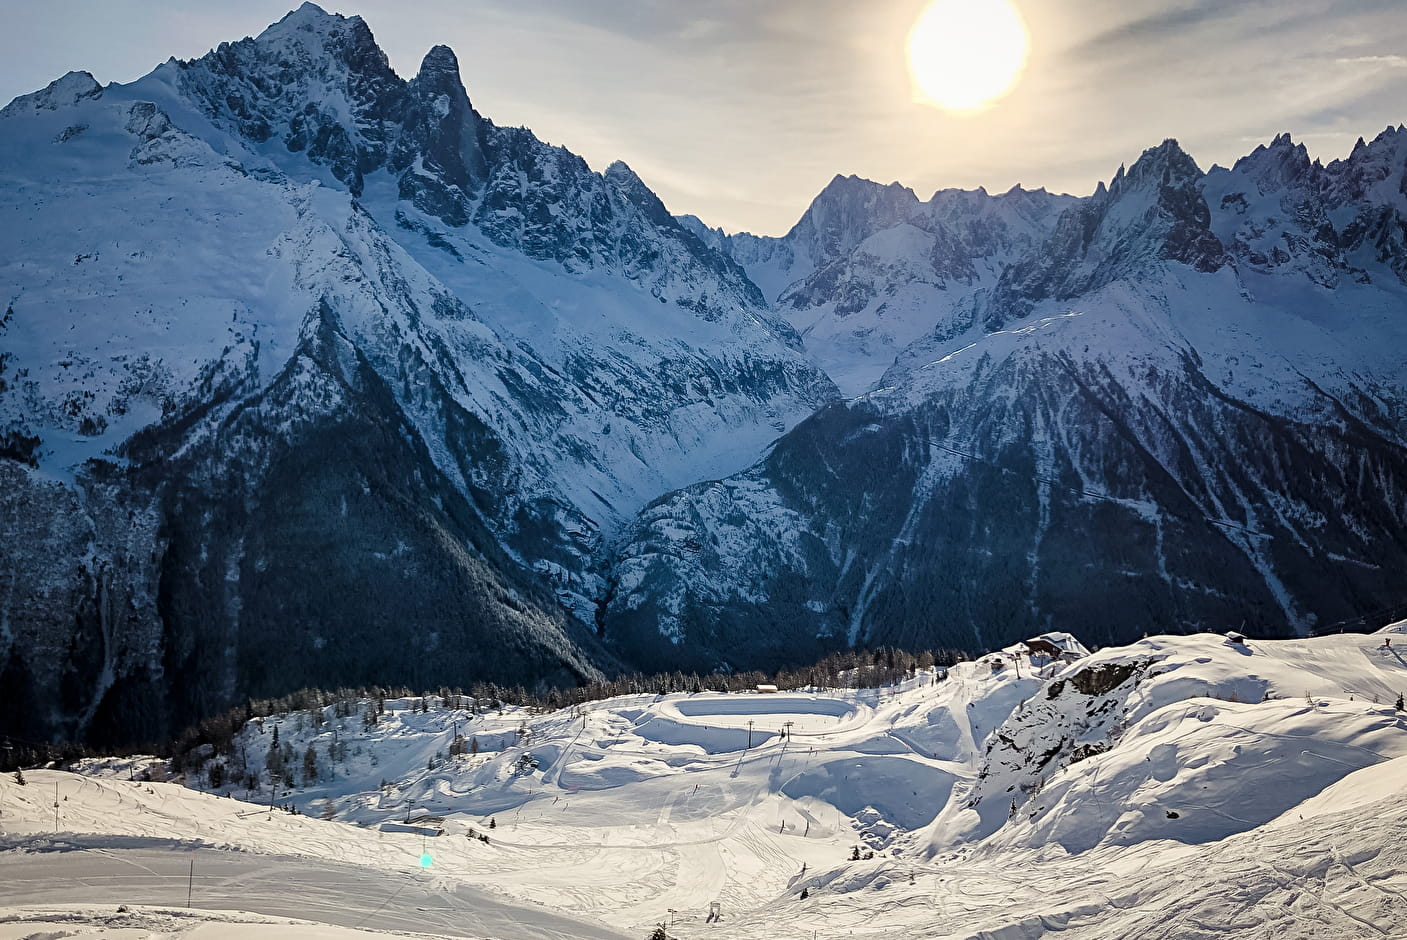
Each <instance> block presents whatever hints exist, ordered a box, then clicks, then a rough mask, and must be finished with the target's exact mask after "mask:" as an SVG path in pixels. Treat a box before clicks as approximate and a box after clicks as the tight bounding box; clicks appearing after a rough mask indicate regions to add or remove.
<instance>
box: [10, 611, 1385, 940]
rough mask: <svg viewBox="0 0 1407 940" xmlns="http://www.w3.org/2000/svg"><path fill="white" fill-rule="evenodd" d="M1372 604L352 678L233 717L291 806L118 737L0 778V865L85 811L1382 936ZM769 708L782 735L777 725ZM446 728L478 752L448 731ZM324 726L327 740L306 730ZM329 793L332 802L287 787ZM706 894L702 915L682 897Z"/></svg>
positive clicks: (456, 861) (1013, 931) (828, 889)
mask: <svg viewBox="0 0 1407 940" xmlns="http://www.w3.org/2000/svg"><path fill="white" fill-rule="evenodd" d="M1388 629H1389V630H1397V631H1401V630H1402V629H1403V626H1402V625H1397V626H1394V627H1391V628H1388ZM1389 635H1392V634H1389V633H1388V632H1386V631H1385V632H1384V633H1383V634H1382V635H1380V636H1376V637H1364V636H1357V635H1352V636H1330V637H1322V638H1318V639H1311V640H1294V641H1254V640H1252V641H1250V642H1249V643H1248V644H1246V645H1245V646H1240V645H1237V644H1232V643H1228V642H1227V641H1226V640H1225V639H1224V638H1222V637H1216V636H1210V635H1201V636H1191V637H1152V638H1149V639H1147V640H1144V641H1141V642H1139V643H1135V644H1132V645H1130V646H1127V647H1120V648H1115V649H1109V650H1104V651H1101V652H1098V653H1096V654H1094V655H1093V656H1091V657H1089V658H1087V659H1085V660H1082V661H1080V662H1077V663H1074V664H1070V665H1062V664H1053V665H1045V666H1043V667H1040V664H1039V663H1037V664H1032V663H1030V662H1027V661H1024V660H1023V661H1022V662H1021V663H1020V676H1019V677H1018V675H1017V670H1016V669H1015V668H1013V664H1012V663H1011V654H1012V652H1014V651H1006V652H1004V653H1001V654H992V655H989V656H988V657H984V658H983V659H982V660H980V661H978V662H974V663H963V664H959V665H957V666H955V667H953V668H952V669H950V670H949V676H950V677H949V678H948V679H947V681H943V682H935V676H934V675H933V674H932V673H923V672H920V673H919V674H917V675H916V676H915V677H913V678H911V679H909V680H906V681H905V682H903V683H901V684H899V685H898V686H895V687H891V688H886V689H881V690H861V691H855V690H832V691H822V690H812V691H808V692H800V693H783V694H779V695H760V694H731V695H722V694H716V693H700V694H696V695H687V694H673V695H668V696H654V695H630V696H622V697H618V698H615V699H610V700H607V701H603V702H596V703H591V704H589V705H586V706H582V707H580V708H573V709H567V710H563V711H558V712H552V713H547V714H533V713H529V712H528V711H527V710H525V709H518V708H513V707H507V708H504V709H502V710H501V711H490V712H488V713H486V714H480V715H477V716H473V717H471V716H470V715H469V714H468V713H467V712H465V711H463V710H456V709H451V708H445V707H444V704H443V703H442V702H440V701H439V700H438V699H435V701H434V702H433V703H432V705H431V709H430V711H429V712H428V713H425V712H420V711H417V710H414V709H415V708H416V706H418V705H419V704H420V700H419V699H402V700H389V701H387V702H386V706H387V711H386V713H385V714H384V715H382V716H381V718H380V721H379V723H378V724H377V725H376V726H375V727H370V728H363V719H362V713H363V712H364V711H365V709H366V707H367V703H363V704H362V706H361V708H360V709H359V710H358V711H357V712H356V713H354V714H353V715H352V716H351V717H347V718H338V717H336V712H335V709H333V708H329V709H327V710H325V714H324V720H323V722H322V723H321V725H320V726H315V722H313V721H311V720H310V719H309V716H308V715H306V714H304V715H299V714H296V713H295V714H292V715H287V716H282V717H271V718H267V719H265V720H264V721H263V730H262V733H261V731H260V729H259V727H258V725H257V724H256V723H251V725H250V726H249V727H248V728H246V730H245V732H244V733H243V735H242V736H241V738H240V745H239V746H238V747H237V748H236V752H237V753H238V752H239V751H240V750H241V748H242V750H243V753H244V754H245V759H246V761H248V762H249V763H250V765H251V766H256V767H261V766H262V763H261V762H262V759H263V754H264V752H265V751H266V750H267V745H268V742H269V741H270V740H271V736H272V733H273V728H274V727H278V728H279V733H280V737H281V739H282V740H287V741H289V742H290V743H291V744H292V748H293V751H294V753H295V755H297V756H298V757H299V760H297V761H295V764H296V765H297V766H299V767H301V757H302V755H303V753H304V752H305V751H306V749H307V747H308V746H309V745H312V746H313V747H314V750H315V754H316V755H318V756H317V761H318V764H319V774H318V779H317V780H315V781H309V782H308V784H307V786H300V787H298V788H296V789H292V790H286V791H284V790H281V791H280V792H279V793H278V794H276V795H275V796H274V797H273V799H274V800H275V801H276V802H280V803H290V802H291V803H292V804H293V805H294V806H296V808H297V809H298V810H299V811H300V813H299V814H297V815H295V814H290V813H287V812H282V811H277V810H275V811H273V812H270V811H269V809H268V807H267V805H263V806H260V805H259V804H260V803H261V802H262V803H263V804H267V803H268V801H269V799H270V794H269V792H268V789H267V778H266V777H265V778H264V779H263V780H262V781H261V785H260V789H259V790H258V791H256V792H253V793H250V794H249V798H250V800H251V801H252V802H245V801H243V800H238V799H230V798H223V797H220V796H215V795H212V794H209V793H203V792H199V791H196V790H192V789H187V788H184V787H181V786H179V785H177V784H142V783H134V782H129V781H127V780H125V779H121V778H122V777H125V776H126V765H124V764H122V763H121V762H108V763H107V766H106V769H104V766H103V764H102V763H101V762H94V763H92V764H90V765H89V766H87V767H85V768H83V769H84V770H85V773H86V774H88V775H86V776H85V775H77V774H69V773H53V772H46V771H32V772H30V773H29V774H27V777H28V778H29V780H30V785H29V786H28V787H23V788H21V787H17V786H15V785H13V783H12V782H10V781H9V780H8V778H7V779H6V780H5V781H3V782H0V788H3V794H4V803H3V804H2V805H0V820H3V823H4V827H5V829H6V831H7V833H9V835H8V836H7V837H6V839H7V841H6V843H5V844H6V846H7V849H6V851H4V852H3V853H0V865H5V866H6V867H7V869H8V870H9V871H10V872H13V871H16V870H17V869H16V868H14V867H13V866H21V867H22V866H24V865H25V864H27V863H26V861H25V859H44V858H48V859H56V860H58V862H59V863H62V864H67V863H68V862H67V859H68V858H69V857H70V854H66V853H64V852H61V851H56V850H57V849H58V848H60V847H61V846H62V845H63V844H66V843H71V842H75V841H77V842H80V843H81V842H82V840H83V839H95V838H96V839H100V840H107V841H106V843H104V844H105V845H106V848H103V850H104V851H109V852H122V851H137V850H138V847H137V846H136V845H135V844H134V843H124V842H122V840H123V839H138V840H141V845H140V848H141V850H142V851H155V849H152V848H151V846H150V843H151V842H152V841H153V840H167V841H165V842H164V843H163V844H166V845H169V846H171V847H170V848H169V849H167V851H170V852H177V853H181V852H186V853H188V852H189V851H190V848H191V846H193V845H197V844H198V845H200V846H201V848H200V854H205V853H210V852H212V851H215V849H214V848H213V847H227V848H229V849H236V848H237V849H238V850H239V851H240V852H242V853H251V855H250V857H253V858H256V859H257V858H270V859H276V860H282V861H279V864H287V865H291V866H295V867H296V866H297V865H312V866H321V865H326V866H332V867H334V868H337V869H338V870H348V871H350V870H358V871H362V872H371V873H373V880H372V883H374V884H378V885H384V886H385V888H384V889H382V888H381V887H378V889H377V890H374V891H373V890H364V891H363V892H362V893H363V894H364V895H365V897H364V898H363V900H362V901H360V902H357V903H360V904H362V905H363V913H365V912H369V911H371V910H372V909H375V908H377V906H378V905H381V904H382V902H384V901H387V899H388V898H389V897H390V896H391V895H392V893H393V891H394V889H393V888H392V887H391V885H393V884H397V883H398V880H403V881H405V882H406V883H407V884H415V885H419V886H420V888H419V889H417V890H422V891H424V892H429V893H428V894H426V895H423V896H424V897H432V898H433V897H443V898H456V897H462V896H463V895H462V892H464V891H481V892H488V893H487V894H486V895H484V897H487V898H492V899H494V900H495V902H496V903H498V904H501V905H506V906H507V908H506V909H507V910H509V911H510V912H511V911H528V912H537V914H538V916H539V917H540V918H541V917H546V916H547V915H549V914H550V915H552V916H554V917H563V918H567V919H568V922H573V923H582V921H572V920H571V919H572V918H585V919H586V920H585V922H586V923H595V924H604V925H605V926H604V927H595V928H593V929H596V930H605V931H617V932H618V933H619V935H623V936H644V935H646V934H647V933H648V932H649V930H650V929H652V927H653V925H654V924H655V923H657V922H659V921H661V920H668V919H670V918H671V917H672V919H673V922H674V923H673V926H672V927H671V934H672V935H674V936H678V937H680V938H683V940H689V938H694V937H703V936H727V937H730V938H732V937H738V938H751V937H758V938H761V937H776V936H798V937H801V936H812V935H813V934H815V935H816V936H824V937H844V936H850V935H854V936H868V937H898V936H904V937H915V936H917V937H935V938H937V937H944V938H959V937H961V938H967V937H973V938H975V937H979V936H981V937H994V936H996V937H1003V938H1007V937H1016V938H1027V937H1030V938H1036V937H1042V936H1045V935H1046V934H1047V933H1050V932H1051V931H1055V930H1063V931H1064V932H1063V933H1062V934H1061V936H1062V937H1075V938H1090V940H1095V938H1106V937H1111V936H1120V937H1138V936H1149V937H1152V936H1169V937H1171V936H1176V937H1194V938H1198V937H1213V936H1218V937H1220V936H1237V937H1256V938H1260V937H1263V938H1265V940H1271V938H1277V940H1279V938H1287V937H1288V938H1309V937H1322V936H1345V937H1347V936H1359V935H1362V936H1394V933H1393V931H1394V930H1396V929H1397V926H1398V925H1400V924H1407V901H1404V898H1407V850H1405V849H1404V848H1403V846H1404V845H1407V841H1404V836H1407V821H1404V819H1403V817H1402V814H1401V812H1400V810H1399V809H1398V808H1397V803H1398V801H1399V800H1400V795H1401V790H1400V787H1401V784H1400V780H1401V779H1402V778H1401V776H1400V775H1401V772H1402V771H1403V770H1404V769H1407V722H1405V721H1404V718H1403V714H1402V713H1399V712H1397V711H1396V709H1395V708H1394V699H1395V697H1396V694H1397V690H1398V689H1403V690H1407V663H1404V662H1403V661H1402V660H1401V659H1399V658H1398V654H1397V653H1396V651H1394V650H1391V649H1389V648H1386V647H1383V646H1382V645H1381V644H1382V641H1383V639H1385V638H1386V637H1387V636H1389ZM997 657H1001V658H1002V661H1003V663H1004V665H1003V667H1002V668H1000V669H997V670H994V669H993V667H992V663H993V660H994V659H995V658H997ZM1037 667H1040V668H1037ZM1092 677H1093V678H1092ZM1081 687H1083V688H1084V689H1085V690H1086V691H1080V688H1081ZM1375 697H1376V698H1377V699H1378V702H1376V703H1375V702H1374V701H1373V699H1374V698H1375ZM748 721H752V722H753V723H754V727H753V741H752V746H751V747H749V746H748V742H747V734H748V729H747V722H748ZM786 721H792V722H794V724H793V726H792V732H793V735H794V737H791V738H787V737H783V736H781V735H780V734H779V733H778V732H779V730H780V729H781V728H782V727H783V723H784V722H786ZM456 728H457V730H458V731H459V733H461V734H463V735H464V736H465V739H466V741H468V740H470V739H471V738H472V739H474V740H476V741H477V743H478V745H479V753H477V754H466V755H464V756H461V757H456V758H449V757H448V756H447V749H448V744H449V742H450V741H451V740H452V739H453V735H454V733H455V730H456ZM803 729H804V730H803ZM520 730H521V731H525V732H526V734H520V733H519V732H520ZM334 731H335V733H336V735H337V738H338V741H339V742H340V743H341V744H344V745H346V746H347V748H348V756H347V758H346V759H345V760H341V761H332V760H329V759H328V758H327V753H328V751H327V747H328V745H329V744H330V743H331V740H332V737H333V734H334ZM1007 742H1016V744H1017V747H1015V748H1014V749H1013V748H1012V747H1010V746H1009V745H1008V743H1007ZM1077 745H1079V746H1084V747H1086V748H1087V750H1088V752H1087V753H1085V754H1084V756H1083V758H1082V759H1073V758H1072V754H1073V753H1074V751H1073V749H1074V748H1075V747H1076V746H1077ZM1052 748H1054V751H1055V752H1058V753H1057V756H1056V757H1055V758H1053V759H1052V762H1051V763H1050V764H1048V765H1043V766H1039V767H1037V764H1038V763H1039V759H1040V757H1041V754H1042V753H1043V752H1044V751H1047V750H1051V749H1052ZM1101 748H1102V750H1101ZM524 754H531V755H532V756H533V757H534V758H535V759H536V760H537V764H538V765H537V767H535V768H533V767H529V766H526V765H524V764H523V762H522V758H523V755H524ZM234 759H235V758H233V757H231V758H227V760H234ZM431 764H433V765H434V766H430V765H431ZM233 776H235V777H236V778H237V777H238V775H237V774H235V775H233ZM382 778H384V779H385V780H386V785H385V786H380V785H379V781H380V780H381V779H382ZM192 782H195V781H192ZM55 783H57V784H58V786H59V792H60V800H59V802H60V830H61V831H60V835H58V836H54V834H53V831H54V821H53V807H52V805H51V804H52V803H53V801H54V799H53V786H54V784H55ZM235 792H236V795H244V791H243V790H242V789H241V790H236V791H235ZM63 797H67V799H64V798H63ZM329 804H330V806H331V812H333V813H335V815H336V818H335V819H334V820H331V821H327V820H323V819H319V818H313V817H316V816H319V815H321V814H322V813H323V812H324V811H325V810H326V809H327V807H328V806H329ZM1013 804H1014V805H1015V810H1014V811H1013V810H1012V806H1013ZM407 819H408V820H409V823H407V822H406V821H407ZM490 820H492V821H493V823H494V825H493V826H492V828H490ZM470 830H473V833H474V835H479V834H487V835H488V837H489V842H488V843H484V842H483V841H481V840H480V839H478V838H469V836H470ZM68 833H89V834H93V835H89V836H77V835H68ZM431 833H438V834H437V835H432V834H431ZM114 840H116V841H114ZM169 840H178V841H177V842H176V843H174V844H173V843H171V842H170V841H169ZM182 840H183V841H182ZM101 847H102V845H94V844H91V843H89V844H85V845H84V848H85V850H88V849H90V848H101ZM857 848H858V849H859V850H860V854H861V858H860V860H858V861H851V860H850V859H851V855H852V852H854V851H855V850H856V849H857ZM422 852H424V853H428V854H429V855H430V856H431V857H432V864H431V867H430V868H429V869H428V870H427V869H422V868H420V867H419V864H418V862H419V858H420V855H421V853H422ZM869 853H873V854H872V855H871V856H870V857H868V858H866V857H865V856H866V855H868V854H869ZM182 857H184V856H182ZM75 864H76V862H75ZM178 887H179V886H178ZM803 889H805V890H806V891H807V892H808V894H809V897H808V898H807V899H806V900H800V899H799V895H800V893H801V891H802V890H803ZM94 890H97V889H96V888H90V887H88V886H84V885H80V884H76V883H75V884H71V885H68V886H65V887H64V888H63V889H62V892H60V893H59V894H57V895H45V896H44V897H43V898H42V902H41V903H44V904H59V903H72V902H84V903H87V902H90V901H92V900H93V894H92V891H94ZM457 892H460V893H457ZM177 900H179V899H177ZM713 901H718V902H720V903H721V905H722V909H723V913H724V920H723V921H722V922H721V923H709V922H707V921H706V917H707V912H708V908H709V904H710V903H711V902H713ZM25 902H26V899H24V898H14V897H7V896H6V895H5V894H3V893H0V904H15V903H25ZM167 902H168V903H169V902H170V899H169V898H168V899H167ZM31 903H32V899H31ZM417 903H418V904H419V906H420V907H424V906H425V905H426V904H428V903H430V902H428V901H421V902H417ZM446 903H449V902H446ZM455 903H458V902H455ZM352 906H353V907H355V906H356V905H355V904H353V905H352ZM255 909H257V910H260V911H262V912H263V913H265V914H285V913H287V912H282V911H277V910H265V909H264V908H262V907H260V908H255ZM671 910H672V911H673V913H672V914H671ZM393 915H394V916H411V917H414V916H419V915H420V911H419V909H418V907H412V908H410V909H405V908H404V906H403V905H402V904H400V902H399V900H394V901H391V902H390V904H389V905H388V906H386V907H385V908H384V909H382V910H380V911H379V913H378V915H377V916H378V917H383V918H385V917H391V916H393ZM308 916H311V915H308ZM358 916H361V915H358ZM456 916H458V915H456ZM315 919H316V918H315ZM456 923H457V921H455V920H454V918H452V917H449V916H448V915H446V916H445V918H444V919H443V921H442V922H436V925H434V926H430V927H426V928H424V929H427V930H430V931H431V932H433V933H440V934H452V933H453V932H454V929H455V924H456ZM372 925H373V926H380V924H372ZM343 926H349V927H350V926H358V929H360V926H359V925H356V924H355V922H353V923H350V924H347V923H344V924H343ZM271 929H273V928H271ZM388 929H389V928H388ZM534 929H540V931H541V932H540V933H538V934H537V935H539V936H557V935H561V936H576V935H586V934H580V933H571V932H567V933H562V934H554V933H552V931H553V930H562V929H567V928H563V927H562V925H561V923H559V922H554V923H552V924H547V925H545V926H540V927H539V928H534ZM571 929H575V928H571ZM474 935H475V936H477V935H478V934H474ZM502 935H503V936H514V935H515V934H513V933H512V932H511V931H510V932H509V933H506V934H502ZM523 935H524V936H526V935H527V934H523ZM601 935H603V936H604V935H615V934H601Z"/></svg>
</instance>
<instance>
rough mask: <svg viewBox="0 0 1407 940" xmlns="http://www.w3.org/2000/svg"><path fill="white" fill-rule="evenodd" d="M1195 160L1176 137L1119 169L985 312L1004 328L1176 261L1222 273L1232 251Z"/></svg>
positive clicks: (990, 322) (1070, 213) (1010, 271)
mask: <svg viewBox="0 0 1407 940" xmlns="http://www.w3.org/2000/svg"><path fill="white" fill-rule="evenodd" d="M1203 178H1204V177H1203V174H1202V171H1201V169H1200V168H1199V167H1198V166H1197V163H1196V161H1195V160H1193V159H1192V157H1191V156H1189V155H1188V154H1187V153H1186V151H1184V150H1183V149H1182V148H1181V147H1180V146H1178V143H1177V141H1176V140H1173V139H1171V138H1169V139H1168V140H1165V141H1163V143H1161V144H1159V145H1158V146H1157V147H1151V148H1149V149H1148V150H1145V151H1144V152H1143V153H1142V155H1140V156H1139V158H1138V159H1137V160H1136V161H1135V162H1134V164H1133V166H1132V167H1128V168H1125V167H1124V166H1120V167H1119V170H1118V172H1117V173H1115V174H1114V178H1113V179H1112V180H1110V182H1109V184H1108V186H1105V185H1103V184H1100V187H1099V188H1098V189H1097V190H1096V191H1095V193H1094V195H1093V196H1091V197H1090V198H1089V199H1087V200H1083V201H1082V202H1081V203H1080V204H1078V205H1077V206H1075V207H1073V208H1071V209H1069V210H1067V211H1066V212H1064V213H1063V214H1062V215H1061V216H1060V219H1059V221H1057V222H1056V224H1055V228H1054V230H1053V231H1052V232H1051V235H1050V237H1049V238H1048V239H1047V240H1046V241H1045V242H1044V244H1042V245H1039V246H1037V247H1036V248H1035V249H1033V250H1032V251H1031V252H1030V253H1028V254H1027V255H1026V256H1025V257H1023V258H1022V259H1021V260H1019V261H1017V262H1015V263H1013V264H1012V265H1011V266H1010V267H1008V268H1007V269H1006V270H1005V271H1004V272H1003V274H1002V277H1001V280H1000V281H999V282H998V284H997V288H996V291H995V292H994V294H993V296H992V298H991V300H990V302H989V303H988V304H987V307H986V310H985V312H984V313H983V317H982V319H983V323H984V324H985V325H986V327H987V328H988V329H989V330H998V329H1001V328H1003V327H1004V326H1005V325H1006V324H1007V323H1009V322H1010V321H1012V320H1014V319H1020V318H1021V317H1024V316H1026V315H1027V314H1028V313H1030V312H1031V310H1032V308H1033V307H1034V306H1035V304H1037V303H1039V302H1040V301H1043V300H1047V299H1051V298H1054V299H1060V300H1064V299H1068V298H1071V297H1075V296H1078V295H1080V294H1084V293H1087V292H1089V291H1091V290H1095V289H1097V288H1099V287H1102V286H1104V285H1106V284H1110V283H1112V282H1114V281H1116V280H1119V279H1121V278H1129V277H1143V276H1147V275H1149V274H1151V273H1153V272H1154V271H1155V270H1156V269H1157V268H1158V267H1159V266H1160V265H1163V264H1165V263H1167V262H1169V261H1173V262H1180V263H1182V264H1186V265H1190V266H1191V267H1194V268H1196V269H1197V270H1199V271H1202V272H1211V271H1215V270H1217V269H1219V268H1220V267H1221V266H1222V265H1223V264H1224V263H1225V260H1226V250H1225V248H1224V247H1223V245H1222V244H1221V242H1220V241H1219V240H1218V239H1217V237H1216V235H1215V234H1214V233H1213V232H1212V229H1211V210H1210V209H1209V208H1208V206H1207V201H1206V198H1205V197H1204V196H1203V193H1202V181H1203Z"/></svg>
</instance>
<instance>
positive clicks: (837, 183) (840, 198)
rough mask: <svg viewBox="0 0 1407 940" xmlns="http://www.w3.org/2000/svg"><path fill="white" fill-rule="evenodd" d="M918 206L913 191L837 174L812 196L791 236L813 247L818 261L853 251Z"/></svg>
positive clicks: (822, 261)
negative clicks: (817, 193)
mask: <svg viewBox="0 0 1407 940" xmlns="http://www.w3.org/2000/svg"><path fill="white" fill-rule="evenodd" d="M918 206H919V199H918V196H916V195H914V191H913V190H912V189H909V188H908V187H907V186H904V185H902V184H900V183H890V184H889V185H887V186H885V185H883V184H881V183H876V182H873V181H872V180H867V179H862V178H860V177H858V176H841V175H839V174H837V175H836V177H835V179H833V180H831V181H830V183H829V184H827V185H826V188H825V189H823V190H821V192H820V194H819V195H817V196H816V198H815V199H814V200H812V202H811V205H810V207H808V208H807V210H806V213H805V214H804V215H803V216H802V217H801V220H800V221H799V222H797V223H796V225H795V227H793V228H792V230H791V232H790V233H788V237H790V238H792V240H793V241H800V242H803V243H805V244H806V245H807V247H808V248H809V249H810V253H811V258H812V260H813V261H814V262H816V263H817V264H818V265H819V264H821V263H824V262H826V261H830V260H833V259H835V258H837V257H839V256H841V255H843V254H847V253H849V252H850V251H852V250H853V249H854V248H855V246H856V245H858V244H860V242H862V241H864V240H865V239H866V238H868V237H869V236H870V235H872V234H874V233H875V232H878V231H883V230H884V229H887V228H890V227H892V226H894V225H897V224H898V223H900V222H902V221H904V220H905V219H907V218H908V216H909V215H910V214H911V213H912V212H913V211H914V210H915V209H916V208H918Z"/></svg>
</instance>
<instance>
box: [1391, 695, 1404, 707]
mask: <svg viewBox="0 0 1407 940" xmlns="http://www.w3.org/2000/svg"><path fill="white" fill-rule="evenodd" d="M1393 707H1394V708H1396V709H1397V710H1398V711H1403V710H1404V709H1403V707H1402V693H1401V692H1398V693H1397V701H1396V702H1394V703H1393Z"/></svg>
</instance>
